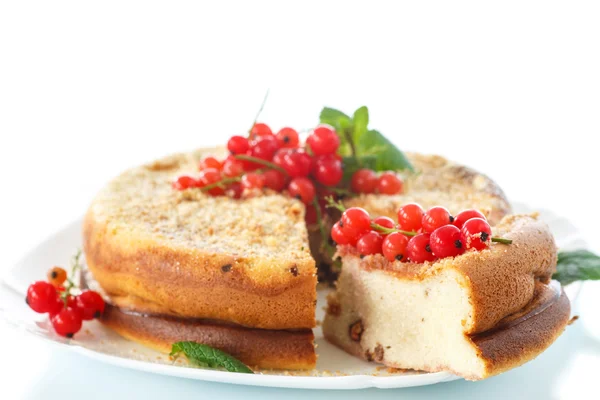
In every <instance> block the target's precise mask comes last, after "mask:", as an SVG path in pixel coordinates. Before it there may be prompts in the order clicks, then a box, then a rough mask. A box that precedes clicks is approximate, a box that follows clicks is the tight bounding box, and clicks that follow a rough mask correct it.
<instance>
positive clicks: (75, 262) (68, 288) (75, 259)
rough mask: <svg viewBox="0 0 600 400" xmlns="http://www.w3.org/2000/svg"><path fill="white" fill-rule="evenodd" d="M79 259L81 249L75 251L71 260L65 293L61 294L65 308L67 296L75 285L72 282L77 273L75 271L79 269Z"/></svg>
mask: <svg viewBox="0 0 600 400" xmlns="http://www.w3.org/2000/svg"><path fill="white" fill-rule="evenodd" d="M80 258H81V249H77V253H75V255H74V256H73V260H72V261H71V263H72V264H73V265H72V267H71V277H67V286H66V287H65V291H64V292H63V293H62V294H61V298H62V301H63V302H64V303H65V307H66V306H67V300H68V298H69V295H70V294H71V289H73V288H74V287H76V286H77V285H76V284H75V282H73V278H74V277H75V274H76V273H77V270H79V269H81V264H80V263H79V259H80Z"/></svg>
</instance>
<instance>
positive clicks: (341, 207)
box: [325, 196, 346, 212]
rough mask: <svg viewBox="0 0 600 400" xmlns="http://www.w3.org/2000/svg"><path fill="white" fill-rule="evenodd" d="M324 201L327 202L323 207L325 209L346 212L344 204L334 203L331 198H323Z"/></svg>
mask: <svg viewBox="0 0 600 400" xmlns="http://www.w3.org/2000/svg"><path fill="white" fill-rule="evenodd" d="M325 201H327V205H325V207H327V208H335V209H336V210H340V211H341V212H344V211H346V206H344V204H342V202H341V201H335V200H334V199H333V196H327V197H325Z"/></svg>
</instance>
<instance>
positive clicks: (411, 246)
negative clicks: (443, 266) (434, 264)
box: [406, 233, 435, 263]
mask: <svg viewBox="0 0 600 400" xmlns="http://www.w3.org/2000/svg"><path fill="white" fill-rule="evenodd" d="M429 240H430V234H429V233H420V234H418V235H416V236H413V237H412V238H411V239H410V240H409V241H408V244H407V245H406V256H407V257H408V258H409V259H410V261H412V262H415V263H423V262H425V261H435V256H434V255H433V253H432V252H431V246H430V243H429Z"/></svg>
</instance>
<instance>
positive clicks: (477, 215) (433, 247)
mask: <svg viewBox="0 0 600 400" xmlns="http://www.w3.org/2000/svg"><path fill="white" fill-rule="evenodd" d="M336 207H337V208H341V207H342V206H341V205H340V204H336ZM331 237H332V239H333V240H334V241H335V242H336V243H337V244H340V245H344V244H346V245H351V246H354V247H356V249H357V250H358V252H359V253H360V254H361V256H367V255H372V254H383V255H384V256H385V258H387V259H388V260H389V261H390V262H394V261H404V262H408V261H411V262H415V263H422V262H425V261H435V260H437V259H440V258H446V257H455V256H458V255H460V254H463V253H464V252H465V251H468V250H470V249H474V250H483V249H485V248H487V247H488V246H489V245H490V243H491V242H492V241H494V242H500V243H505V244H510V243H511V241H510V240H508V239H502V238H492V229H491V227H490V224H489V223H488V222H487V220H486V218H485V216H484V215H483V214H482V213H481V212H479V211H477V210H472V209H471V210H465V211H462V212H460V213H459V214H457V215H456V217H452V216H451V215H450V213H449V212H448V210H447V209H446V208H444V207H439V206H438V207H432V208H430V209H429V210H427V211H424V210H423V208H422V207H421V206H420V205H419V204H415V203H410V204H406V205H404V206H402V207H401V208H400V210H398V223H395V222H394V221H393V220H392V219H391V218H388V217H378V218H375V219H373V220H372V219H371V217H370V216H369V213H367V211H365V210H364V209H362V208H359V207H352V208H349V209H347V210H345V211H343V214H342V218H341V219H340V220H339V221H338V222H336V223H335V224H334V225H333V227H332V229H331Z"/></svg>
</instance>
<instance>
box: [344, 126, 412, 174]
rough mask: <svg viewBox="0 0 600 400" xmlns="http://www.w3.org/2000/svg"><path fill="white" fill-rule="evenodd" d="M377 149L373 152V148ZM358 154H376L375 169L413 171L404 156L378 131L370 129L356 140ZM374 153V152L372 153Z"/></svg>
mask: <svg viewBox="0 0 600 400" xmlns="http://www.w3.org/2000/svg"><path fill="white" fill-rule="evenodd" d="M375 149H376V150H377V151H376V152H374V150H375ZM356 152H357V153H358V154H371V155H376V156H377V163H376V165H375V170H376V171H390V170H391V171H398V170H403V169H406V170H409V171H411V172H414V169H413V166H412V165H411V163H410V162H409V161H408V159H407V158H406V156H405V155H404V153H403V152H402V151H400V149H398V148H397V147H396V146H394V144H393V143H392V142H390V141H389V140H388V139H387V138H386V137H385V136H383V135H382V134H381V133H380V132H379V131H376V130H373V129H372V130H370V131H368V132H367V133H365V134H364V135H363V136H361V137H360V140H358V141H357V142H356ZM373 153H375V154H373Z"/></svg>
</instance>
